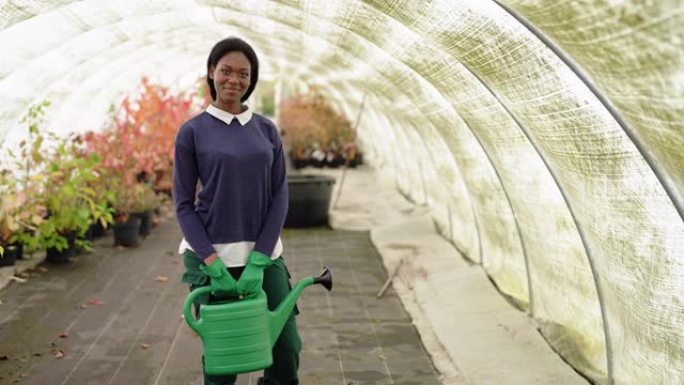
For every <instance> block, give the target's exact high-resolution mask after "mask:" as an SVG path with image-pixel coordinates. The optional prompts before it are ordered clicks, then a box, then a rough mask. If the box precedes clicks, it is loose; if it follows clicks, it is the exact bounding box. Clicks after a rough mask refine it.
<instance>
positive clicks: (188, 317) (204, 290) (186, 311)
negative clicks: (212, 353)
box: [183, 286, 211, 331]
mask: <svg viewBox="0 0 684 385" xmlns="http://www.w3.org/2000/svg"><path fill="white" fill-rule="evenodd" d="M210 293H211V286H202V287H198V288H197V289H195V290H193V291H191V292H190V294H188V296H187V297H186V298H185V303H184V305H183V315H184V316H185V322H187V323H188V325H189V326H190V328H192V330H195V331H197V322H199V321H198V320H196V319H195V317H194V316H193V315H192V307H193V305H194V302H195V299H196V298H197V297H199V296H200V295H203V294H210Z"/></svg>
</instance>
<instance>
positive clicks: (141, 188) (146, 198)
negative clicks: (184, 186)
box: [130, 183, 158, 238]
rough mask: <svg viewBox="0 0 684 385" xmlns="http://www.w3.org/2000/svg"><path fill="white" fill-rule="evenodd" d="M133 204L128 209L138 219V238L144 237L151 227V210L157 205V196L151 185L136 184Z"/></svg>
mask: <svg viewBox="0 0 684 385" xmlns="http://www.w3.org/2000/svg"><path fill="white" fill-rule="evenodd" d="M133 194H134V196H135V202H134V203H135V204H134V205H133V206H132V207H131V208H130V210H131V211H132V212H131V215H133V216H136V217H138V218H140V232H139V234H140V236H141V237H143V238H144V237H146V236H147V235H149V234H150V229H151V227H152V214H153V210H154V209H155V208H156V207H157V205H158V199H157V194H156V193H155V192H154V189H153V187H152V185H150V184H147V183H137V184H136V185H135V186H134V187H133Z"/></svg>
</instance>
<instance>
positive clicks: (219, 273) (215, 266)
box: [200, 258, 236, 295]
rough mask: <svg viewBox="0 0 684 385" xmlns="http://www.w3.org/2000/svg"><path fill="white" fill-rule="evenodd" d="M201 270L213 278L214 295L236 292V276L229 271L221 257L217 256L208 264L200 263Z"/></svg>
mask: <svg viewBox="0 0 684 385" xmlns="http://www.w3.org/2000/svg"><path fill="white" fill-rule="evenodd" d="M200 270H202V272H203V273H204V274H206V275H208V276H209V278H211V293H212V294H214V295H229V294H235V288H236V282H235V278H233V276H232V275H230V273H229V272H228V268H226V265H225V264H224V263H223V261H222V260H221V258H216V259H215V260H214V261H213V262H211V263H210V264H208V265H200Z"/></svg>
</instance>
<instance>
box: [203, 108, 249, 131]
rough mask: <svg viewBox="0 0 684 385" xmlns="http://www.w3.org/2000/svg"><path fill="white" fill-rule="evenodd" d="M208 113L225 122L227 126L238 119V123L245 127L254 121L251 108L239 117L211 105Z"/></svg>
mask: <svg viewBox="0 0 684 385" xmlns="http://www.w3.org/2000/svg"><path fill="white" fill-rule="evenodd" d="M206 111H207V113H209V114H210V115H211V116H213V117H215V118H217V119H219V120H221V121H223V122H225V123H226V124H230V123H231V122H232V121H233V119H235V118H237V120H238V122H240V124H241V125H243V126H244V125H245V124H247V122H249V120H250V119H252V109H251V108H249V107H247V109H246V110H244V111H242V112H241V113H239V114H237V115H233V114H231V113H230V112H228V111H223V110H222V109H220V108H216V107H214V105H213V104H210V105H209V107H207V109H206Z"/></svg>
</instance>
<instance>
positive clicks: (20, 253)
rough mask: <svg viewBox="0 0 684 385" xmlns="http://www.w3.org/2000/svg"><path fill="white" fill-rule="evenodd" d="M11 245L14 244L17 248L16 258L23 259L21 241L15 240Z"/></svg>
mask: <svg viewBox="0 0 684 385" xmlns="http://www.w3.org/2000/svg"><path fill="white" fill-rule="evenodd" d="M11 246H14V247H15V248H16V250H17V260H19V259H24V244H23V243H21V242H15V243H13V244H12V245H11Z"/></svg>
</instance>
